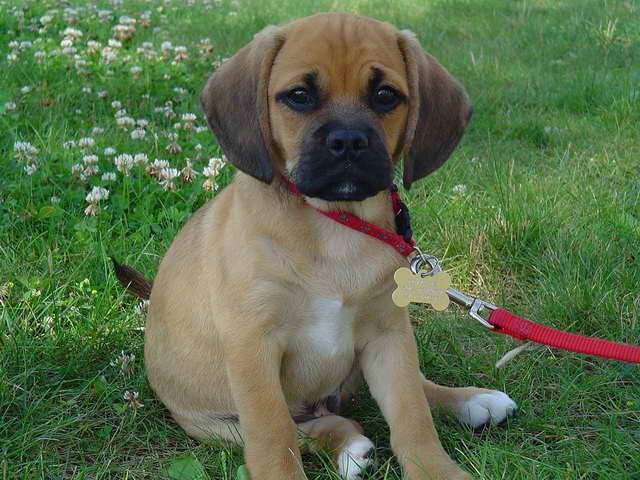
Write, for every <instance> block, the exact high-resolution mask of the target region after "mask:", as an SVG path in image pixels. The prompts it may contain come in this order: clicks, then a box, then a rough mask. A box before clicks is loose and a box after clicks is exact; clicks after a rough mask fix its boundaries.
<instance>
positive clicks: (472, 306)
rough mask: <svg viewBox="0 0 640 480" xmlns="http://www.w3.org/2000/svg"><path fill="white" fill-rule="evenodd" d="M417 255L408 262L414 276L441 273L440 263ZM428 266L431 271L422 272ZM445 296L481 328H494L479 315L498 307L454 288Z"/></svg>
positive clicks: (420, 253) (448, 290) (427, 256)
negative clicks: (480, 325) (479, 324)
mask: <svg viewBox="0 0 640 480" xmlns="http://www.w3.org/2000/svg"><path fill="white" fill-rule="evenodd" d="M416 250H418V255H416V256H415V257H413V258H412V259H411V261H410V262H409V268H410V269H411V271H412V272H413V273H414V274H415V275H434V274H436V273H438V272H441V271H442V267H441V266H440V261H439V260H438V259H437V258H436V257H434V256H433V255H425V254H424V253H422V252H421V251H420V250H419V249H417V248H416ZM427 264H428V265H429V266H430V267H431V271H429V272H426V273H425V272H422V271H421V269H422V267H424V266H426V265H427ZM447 295H448V296H449V299H451V301H452V302H454V303H457V304H458V305H460V306H461V307H464V308H465V309H467V310H468V314H469V316H470V317H471V318H473V319H474V320H477V321H478V322H480V323H481V324H482V325H483V326H485V327H487V328H490V329H493V328H494V326H493V325H491V324H490V323H489V322H488V321H487V320H486V319H485V318H484V317H483V316H482V315H481V314H482V313H483V312H484V311H485V309H486V310H491V311H493V310H496V309H497V308H498V307H496V306H495V305H493V304H492V303H489V302H485V301H484V300H480V299H479V298H474V297H470V296H469V295H465V294H464V293H462V292H459V291H458V290H456V289H454V288H451V287H449V288H447Z"/></svg>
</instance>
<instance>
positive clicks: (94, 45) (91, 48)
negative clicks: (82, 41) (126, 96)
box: [87, 40, 102, 55]
mask: <svg viewBox="0 0 640 480" xmlns="http://www.w3.org/2000/svg"><path fill="white" fill-rule="evenodd" d="M101 48H102V44H101V43H100V42H96V41H95V40H89V41H88V42H87V53H88V54H89V55H91V54H93V53H96V52H97V51H99V50H100V49H101Z"/></svg>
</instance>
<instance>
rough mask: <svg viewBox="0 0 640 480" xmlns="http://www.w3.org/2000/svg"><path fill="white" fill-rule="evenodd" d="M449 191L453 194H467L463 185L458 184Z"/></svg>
mask: <svg viewBox="0 0 640 480" xmlns="http://www.w3.org/2000/svg"><path fill="white" fill-rule="evenodd" d="M451 190H453V191H454V192H455V193H459V194H464V193H466V192H467V186H466V185H464V184H459V185H456V186H454V187H453V188H452V189H451Z"/></svg>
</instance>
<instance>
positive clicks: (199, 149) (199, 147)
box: [193, 143, 202, 152]
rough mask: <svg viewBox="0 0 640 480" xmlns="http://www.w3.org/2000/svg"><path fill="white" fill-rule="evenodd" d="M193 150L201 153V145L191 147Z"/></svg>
mask: <svg viewBox="0 0 640 480" xmlns="http://www.w3.org/2000/svg"><path fill="white" fill-rule="evenodd" d="M193 148H194V149H195V151H196V152H201V151H202V144H201V143H197V144H196V146H195V147H193Z"/></svg>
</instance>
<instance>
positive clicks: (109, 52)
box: [101, 47, 118, 63]
mask: <svg viewBox="0 0 640 480" xmlns="http://www.w3.org/2000/svg"><path fill="white" fill-rule="evenodd" d="M101 55H102V58H104V61H105V62H106V63H112V62H115V61H116V60H117V58H118V54H117V53H116V52H115V50H113V49H112V48H110V47H104V48H103V49H102V52H101Z"/></svg>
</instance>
